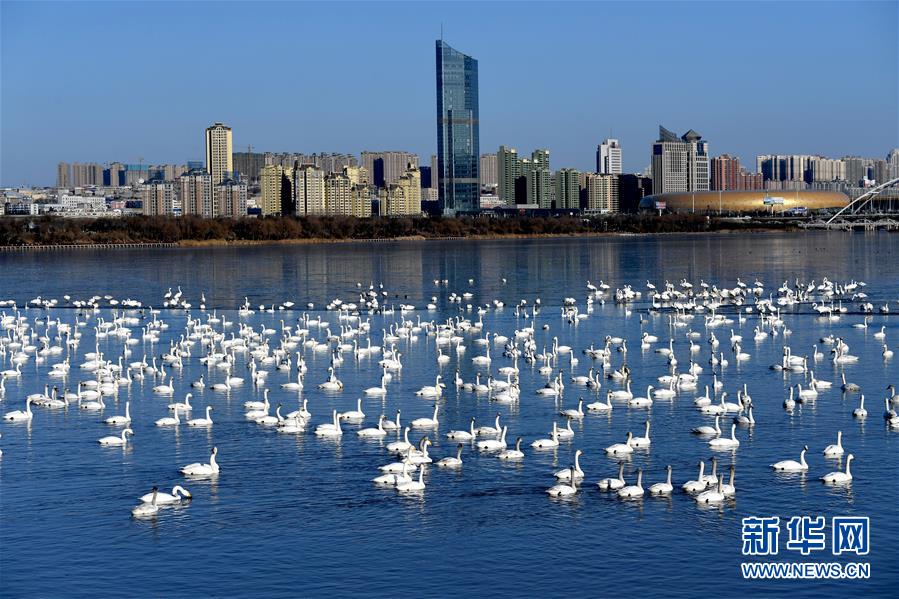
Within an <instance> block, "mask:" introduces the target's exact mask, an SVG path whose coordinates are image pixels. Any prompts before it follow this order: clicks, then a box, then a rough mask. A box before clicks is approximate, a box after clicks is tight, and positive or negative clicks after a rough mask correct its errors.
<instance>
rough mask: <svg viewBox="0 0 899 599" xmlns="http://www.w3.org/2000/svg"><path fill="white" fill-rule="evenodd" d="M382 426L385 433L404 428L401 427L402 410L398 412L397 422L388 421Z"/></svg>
mask: <svg viewBox="0 0 899 599" xmlns="http://www.w3.org/2000/svg"><path fill="white" fill-rule="evenodd" d="M381 426H382V427H383V428H384V430H385V431H398V430H401V429H402V428H403V427H402V426H401V425H400V410H397V411H396V420H387V419H385V420H384V422H382V423H381Z"/></svg>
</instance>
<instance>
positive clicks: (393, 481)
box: [371, 462, 412, 487]
mask: <svg viewBox="0 0 899 599" xmlns="http://www.w3.org/2000/svg"><path fill="white" fill-rule="evenodd" d="M408 469H409V464H408V463H407V462H403V463H402V464H401V465H400V471H399V472H387V473H385V474H382V475H380V476H376V477H375V478H373V479H371V482H373V483H375V484H376V485H381V486H390V487H395V486H397V485H398V484H401V483H407V482H411V481H412V477H411V476H409V474H408V473H407V471H408Z"/></svg>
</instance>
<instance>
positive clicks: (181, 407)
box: [168, 393, 193, 412]
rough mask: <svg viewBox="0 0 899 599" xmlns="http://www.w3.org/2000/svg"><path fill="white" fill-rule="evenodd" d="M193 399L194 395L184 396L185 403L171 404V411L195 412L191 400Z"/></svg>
mask: <svg viewBox="0 0 899 599" xmlns="http://www.w3.org/2000/svg"><path fill="white" fill-rule="evenodd" d="M191 397H193V393H188V394H187V395H185V396H184V401H183V402H176V403H170V404H169V406H168V407H169V409H170V410H181V411H182V412H190V411H192V410H193V406H191V405H190V398H191Z"/></svg>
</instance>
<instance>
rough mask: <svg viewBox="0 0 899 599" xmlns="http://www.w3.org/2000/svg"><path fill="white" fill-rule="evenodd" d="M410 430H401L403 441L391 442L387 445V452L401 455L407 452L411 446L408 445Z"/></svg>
mask: <svg viewBox="0 0 899 599" xmlns="http://www.w3.org/2000/svg"><path fill="white" fill-rule="evenodd" d="M410 430H411V429H410V428H409V427H408V426H407V427H406V428H404V429H403V439H402V441H393V442H392V443H388V444H387V451H389V452H391V453H403V452H405V451H408V450H409V449H410V448H411V447H412V444H411V443H409V431H410Z"/></svg>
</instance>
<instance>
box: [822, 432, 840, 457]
mask: <svg viewBox="0 0 899 599" xmlns="http://www.w3.org/2000/svg"><path fill="white" fill-rule="evenodd" d="M824 455H825V456H827V457H829V458H833V457H838V456H841V455H843V431H837V442H836V444H834V445H828V446H827V447H825V448H824Z"/></svg>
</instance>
